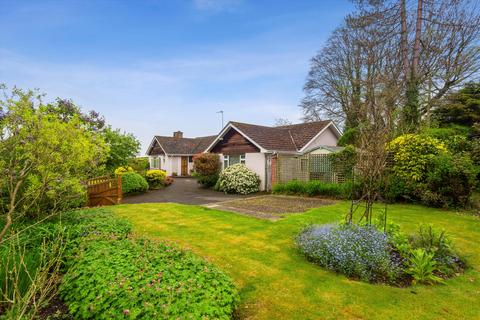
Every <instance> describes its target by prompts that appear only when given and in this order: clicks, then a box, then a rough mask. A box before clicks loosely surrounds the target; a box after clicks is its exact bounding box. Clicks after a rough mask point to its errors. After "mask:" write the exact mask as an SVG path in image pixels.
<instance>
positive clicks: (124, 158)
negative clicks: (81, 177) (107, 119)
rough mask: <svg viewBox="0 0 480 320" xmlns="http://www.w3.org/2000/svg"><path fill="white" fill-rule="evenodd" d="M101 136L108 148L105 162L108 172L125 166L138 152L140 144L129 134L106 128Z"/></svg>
mask: <svg viewBox="0 0 480 320" xmlns="http://www.w3.org/2000/svg"><path fill="white" fill-rule="evenodd" d="M102 136H103V138H104V139H105V142H106V143H107V145H108V146H109V148H110V152H109V153H108V156H107V162H106V169H107V170H108V171H113V170H114V169H115V168H117V167H119V166H123V165H127V164H128V163H129V161H131V160H132V159H133V158H135V156H136V155H137V154H138V152H139V150H140V142H139V141H138V140H137V138H135V136H134V135H133V134H131V133H122V132H121V131H120V130H119V129H116V130H114V129H112V128H111V127H110V126H108V127H106V128H105V129H104V130H103V131H102Z"/></svg>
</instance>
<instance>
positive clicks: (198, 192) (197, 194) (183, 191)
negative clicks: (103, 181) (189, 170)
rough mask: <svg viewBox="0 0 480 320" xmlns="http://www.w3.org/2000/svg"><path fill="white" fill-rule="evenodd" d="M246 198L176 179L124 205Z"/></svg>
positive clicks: (186, 202)
mask: <svg viewBox="0 0 480 320" xmlns="http://www.w3.org/2000/svg"><path fill="white" fill-rule="evenodd" d="M246 197H247V196H241V195H233V194H225V193H223V192H218V191H213V190H211V189H205V188H202V187H200V185H199V184H198V183H197V180H195V179H191V178H175V181H174V182H173V184H172V185H171V186H169V187H167V188H164V189H161V190H151V191H148V192H147V193H144V194H139V195H134V196H127V197H125V198H124V199H123V201H122V203H151V202H176V203H183V204H208V203H214V202H220V201H227V200H234V199H241V198H246Z"/></svg>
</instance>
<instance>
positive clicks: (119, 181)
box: [117, 174, 123, 204]
mask: <svg viewBox="0 0 480 320" xmlns="http://www.w3.org/2000/svg"><path fill="white" fill-rule="evenodd" d="M122 197H123V193H122V175H121V174H119V175H118V176H117V204H120V203H121V202H122Z"/></svg>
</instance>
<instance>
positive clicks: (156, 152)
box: [149, 141, 165, 156]
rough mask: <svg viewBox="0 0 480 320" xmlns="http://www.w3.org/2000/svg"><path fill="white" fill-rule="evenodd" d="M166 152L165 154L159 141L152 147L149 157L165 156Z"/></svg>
mask: <svg viewBox="0 0 480 320" xmlns="http://www.w3.org/2000/svg"><path fill="white" fill-rule="evenodd" d="M164 154H165V152H163V149H162V147H160V145H159V144H158V142H157V141H155V142H154V143H153V145H152V150H151V151H150V153H149V155H151V156H158V155H164Z"/></svg>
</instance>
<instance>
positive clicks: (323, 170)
mask: <svg viewBox="0 0 480 320" xmlns="http://www.w3.org/2000/svg"><path fill="white" fill-rule="evenodd" d="M275 171H276V172H275V174H276V179H275V183H285V182H288V181H291V180H299V181H310V180H319V181H323V182H333V183H342V182H345V181H346V180H347V179H346V177H345V175H344V174H343V173H341V172H337V171H336V170H335V169H334V166H333V163H332V160H331V159H330V157H329V156H328V155H327V154H306V155H302V156H296V155H277V159H276V165H275Z"/></svg>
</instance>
